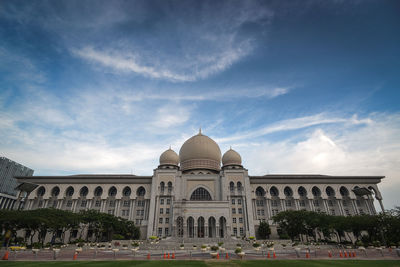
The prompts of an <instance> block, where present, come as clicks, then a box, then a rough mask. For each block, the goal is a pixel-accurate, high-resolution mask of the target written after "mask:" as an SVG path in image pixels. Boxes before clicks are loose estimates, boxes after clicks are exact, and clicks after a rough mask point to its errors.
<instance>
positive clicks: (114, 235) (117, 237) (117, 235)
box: [112, 234, 125, 240]
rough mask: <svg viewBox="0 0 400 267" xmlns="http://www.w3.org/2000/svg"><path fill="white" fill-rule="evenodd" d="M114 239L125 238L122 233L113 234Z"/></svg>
mask: <svg viewBox="0 0 400 267" xmlns="http://www.w3.org/2000/svg"><path fill="white" fill-rule="evenodd" d="M112 239H113V240H124V239H125V238H124V236H123V235H120V234H113V238H112Z"/></svg>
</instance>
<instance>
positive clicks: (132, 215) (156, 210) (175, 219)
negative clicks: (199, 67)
mask: <svg viewBox="0 0 400 267" xmlns="http://www.w3.org/2000/svg"><path fill="white" fill-rule="evenodd" d="M382 178H384V176H327V175H281V174H280V175H272V174H270V175H264V176H250V175H249V174H248V170H247V169H245V168H244V167H243V166H242V160H241V156H240V155H239V153H237V152H236V151H235V150H233V149H229V150H228V151H227V152H225V153H224V154H223V156H221V151H220V148H219V146H218V144H217V143H216V142H215V141H214V140H212V139H211V138H209V137H207V136H206V135H203V134H202V133H201V131H200V132H199V133H198V134H197V135H195V136H193V137H191V138H190V139H188V140H187V141H186V142H185V143H184V144H183V145H182V147H181V149H180V151H179V155H178V154H177V153H176V152H174V151H173V150H172V149H168V150H166V151H165V152H164V153H162V154H161V156H160V165H159V166H158V167H157V168H156V169H154V172H153V175H151V176H136V175H122V174H121V175H107V174H105V175H70V176H33V177H26V176H20V177H17V179H18V181H19V182H20V183H21V185H20V186H19V189H20V196H21V197H20V202H21V205H23V206H21V207H23V209H37V208H44V207H54V208H58V209H65V210H72V211H80V210H84V209H95V210H98V211H100V212H106V213H110V214H114V215H116V216H121V217H123V218H126V219H129V220H132V221H134V222H135V223H136V225H137V226H140V229H141V234H142V237H150V236H153V235H155V236H163V237H165V236H171V237H173V238H184V239H191V238H194V239H201V238H211V239H213V238H219V239H221V238H224V239H229V238H232V237H240V236H247V237H249V236H255V235H256V233H257V228H258V225H259V224H260V221H263V220H266V221H269V222H270V223H272V221H270V220H271V217H272V216H273V215H275V214H277V213H278V212H280V211H284V210H301V209H305V210H311V211H319V212H326V213H329V214H335V215H343V216H348V215H354V214H375V213H376V210H375V207H374V203H373V202H374V199H377V200H378V201H379V203H380V205H381V208H382V209H383V205H382V196H381V194H380V192H379V189H378V186H377V184H378V183H379V182H380V181H381V179H382ZM272 230H273V234H275V235H276V229H275V228H273V229H272Z"/></svg>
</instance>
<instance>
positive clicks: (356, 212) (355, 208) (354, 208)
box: [351, 199, 359, 215]
mask: <svg viewBox="0 0 400 267" xmlns="http://www.w3.org/2000/svg"><path fill="white" fill-rule="evenodd" d="M351 204H352V205H353V210H354V214H355V215H358V213H359V212H358V207H357V203H356V200H355V199H352V200H351Z"/></svg>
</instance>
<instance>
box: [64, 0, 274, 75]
mask: <svg viewBox="0 0 400 267" xmlns="http://www.w3.org/2000/svg"><path fill="white" fill-rule="evenodd" d="M236 4H237V5H236V6H232V5H231V4H229V3H223V2H220V3H219V4H216V5H215V4H213V5H208V4H207V3H204V4H202V7H201V8H195V7H193V6H191V5H187V4H185V3H182V5H180V7H181V8H183V7H184V8H185V11H184V12H182V10H181V9H176V10H175V9H174V10H171V9H170V8H168V6H164V5H161V6H160V12H161V13H162V14H163V16H162V17H161V18H160V19H161V21H160V23H157V24H156V25H153V27H151V30H150V31H151V32H150V33H151V34H148V35H145V36H144V38H141V36H142V35H136V34H132V33H129V34H126V35H124V36H123V37H121V36H118V37H115V40H113V42H110V43H107V44H99V43H98V42H97V38H95V39H94V40H91V39H90V38H87V37H86V36H85V37H86V38H85V37H83V39H84V40H85V41H84V42H79V43H78V44H71V45H69V46H68V49H70V51H71V52H72V54H74V55H75V56H77V57H80V58H82V59H84V60H86V61H88V62H90V63H92V65H93V66H94V68H95V69H97V70H106V71H112V72H114V73H117V74H125V75H126V74H137V75H141V76H144V77H148V78H153V79H163V80H168V81H172V82H191V81H196V80H199V79H205V78H207V77H210V76H212V75H215V74H218V73H220V72H223V71H225V70H226V69H228V68H229V67H231V66H232V65H233V64H235V63H237V62H239V61H240V60H241V59H243V58H244V57H246V56H248V55H249V54H251V53H252V52H253V50H254V48H255V47H256V45H255V43H256V40H257V39H258V38H260V37H261V36H264V35H265V34H266V32H267V29H268V28H269V26H268V25H269V22H270V21H271V20H272V18H273V13H272V12H271V11H270V10H269V9H268V8H266V7H265V6H263V5H259V4H257V3H246V2H243V3H236ZM121 12H122V13H124V11H123V10H121ZM177 17H179V19H177ZM199 21H201V23H200V22H199ZM249 25H253V27H254V30H252V31H244V30H243V27H248V26H249ZM113 26H116V27H118V26H119V23H116V24H115V25H113V24H111V25H110V27H111V28H112V27H113ZM132 27H134V24H133V25H132ZM99 31H100V32H101V29H99Z"/></svg>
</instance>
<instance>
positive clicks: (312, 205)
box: [308, 198, 315, 211]
mask: <svg viewBox="0 0 400 267" xmlns="http://www.w3.org/2000/svg"><path fill="white" fill-rule="evenodd" d="M308 204H309V205H310V209H311V211H315V208H314V199H312V198H309V199H308Z"/></svg>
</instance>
